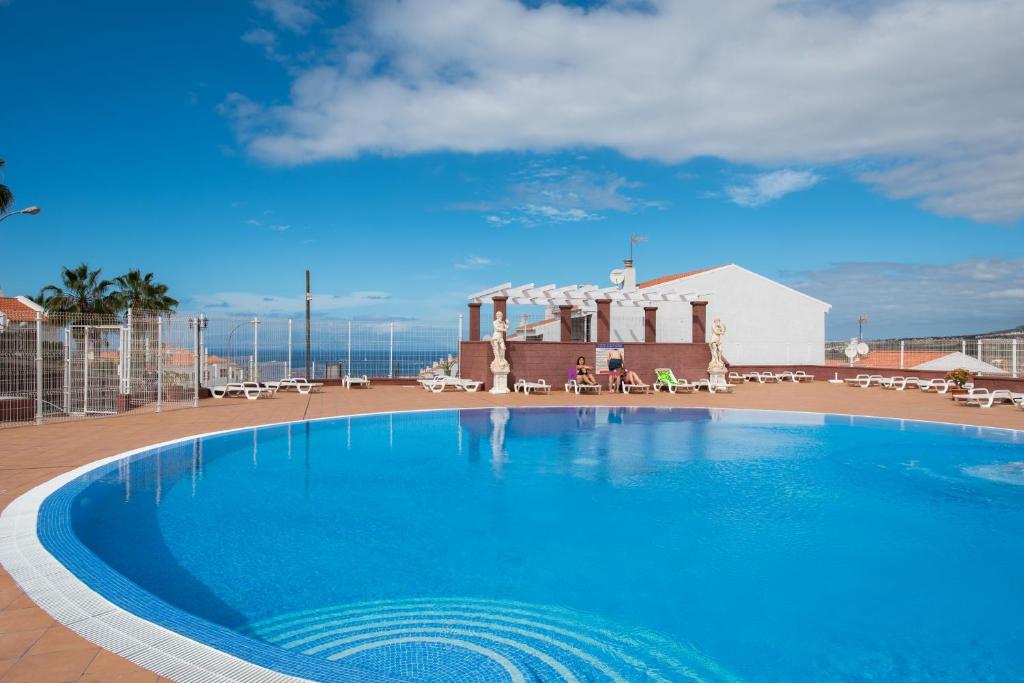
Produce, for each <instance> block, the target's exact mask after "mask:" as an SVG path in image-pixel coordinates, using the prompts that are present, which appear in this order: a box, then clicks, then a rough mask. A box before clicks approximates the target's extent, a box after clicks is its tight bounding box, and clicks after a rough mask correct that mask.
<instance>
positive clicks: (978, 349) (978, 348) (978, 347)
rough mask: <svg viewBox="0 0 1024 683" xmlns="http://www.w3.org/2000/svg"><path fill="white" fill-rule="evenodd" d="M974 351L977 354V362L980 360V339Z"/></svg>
mask: <svg viewBox="0 0 1024 683" xmlns="http://www.w3.org/2000/svg"><path fill="white" fill-rule="evenodd" d="M975 351H977V352H978V360H981V340H980V339H979V340H978V346H977V348H976V349H975Z"/></svg>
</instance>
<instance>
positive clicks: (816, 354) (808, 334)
mask: <svg viewBox="0 0 1024 683" xmlns="http://www.w3.org/2000/svg"><path fill="white" fill-rule="evenodd" d="M664 288H670V289H673V290H676V291H678V292H700V293H707V296H706V298H707V301H708V310H707V316H708V320H707V332H708V339H710V333H711V321H712V320H714V319H715V318H721V319H722V322H723V323H725V326H726V329H727V331H726V335H725V341H724V344H723V352H724V354H725V357H726V359H727V360H728V361H729V362H730V363H734V364H738V365H748V364H774V363H780V364H787V363H808V364H819V365H820V364H822V363H824V362H825V314H826V312H827V311H828V308H829V306H828V304H825V303H824V302H821V301H818V300H817V299H814V298H812V297H809V296H807V295H805V294H802V293H800V292H798V291H796V290H794V289H790V288H789V287H786V286H785V285H781V284H779V283H777V282H774V281H772V280H769V279H768V278H766V277H763V276H761V275H758V274H756V273H753V272H751V271H749V270H746V269H744V268H740V267H739V266H736V265H729V266H724V267H722V268H717V269H715V270H709V271H706V272H703V273H698V274H696V275H691V276H690V277H688V278H684V279H682V280H676V281H673V282H669V283H666V284H664V285H660V286H659V287H658V288H652V289H664ZM687 306H688V305H687ZM658 313H659V317H660V313H661V310H660V308H659V311H658ZM687 336H689V333H687ZM697 341H707V339H704V340H697Z"/></svg>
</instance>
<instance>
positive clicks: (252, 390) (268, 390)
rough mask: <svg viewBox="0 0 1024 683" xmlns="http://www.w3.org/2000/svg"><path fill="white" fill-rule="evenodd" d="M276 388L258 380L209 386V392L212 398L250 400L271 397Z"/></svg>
mask: <svg viewBox="0 0 1024 683" xmlns="http://www.w3.org/2000/svg"><path fill="white" fill-rule="evenodd" d="M275 392H276V390H275V389H274V388H272V387H269V386H265V385H262V384H260V383H259V382H231V383H229V384H222V385H220V386H216V387H210V394H211V395H212V396H213V397H214V398H225V397H228V398H242V397H245V398H247V399H249V400H250V401H255V400H256V399H259V398H272V397H273V396H274V393H275Z"/></svg>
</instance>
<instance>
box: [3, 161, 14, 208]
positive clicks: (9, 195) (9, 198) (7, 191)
mask: <svg viewBox="0 0 1024 683" xmlns="http://www.w3.org/2000/svg"><path fill="white" fill-rule="evenodd" d="M6 163H7V162H6V161H4V160H3V159H0V168H3V167H4V164H6ZM12 206H14V193H13V192H11V188H9V187H7V186H6V185H4V184H3V183H0V213H5V212H6V211H7V210H8V209H9V208H11V207H12Z"/></svg>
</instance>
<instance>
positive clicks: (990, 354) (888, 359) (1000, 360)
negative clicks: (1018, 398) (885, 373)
mask: <svg viewBox="0 0 1024 683" xmlns="http://www.w3.org/2000/svg"><path fill="white" fill-rule="evenodd" d="M864 344H866V345H867V353H863V354H860V353H858V354H857V355H855V356H854V357H853V358H852V359H851V358H850V357H849V356H847V355H846V349H847V347H848V346H849V345H850V342H848V341H842V342H828V343H826V344H825V364H826V365H837V366H851V365H852V366H854V367H857V366H860V367H873V368H888V369H899V370H951V369H953V368H965V369H967V370H970V371H971V372H975V373H978V374H983V375H993V376H1006V377H1024V339H1021V338H1014V337H1008V338H986V337H980V338H969V339H968V338H937V339H907V340H898V339H882V340H864Z"/></svg>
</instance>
